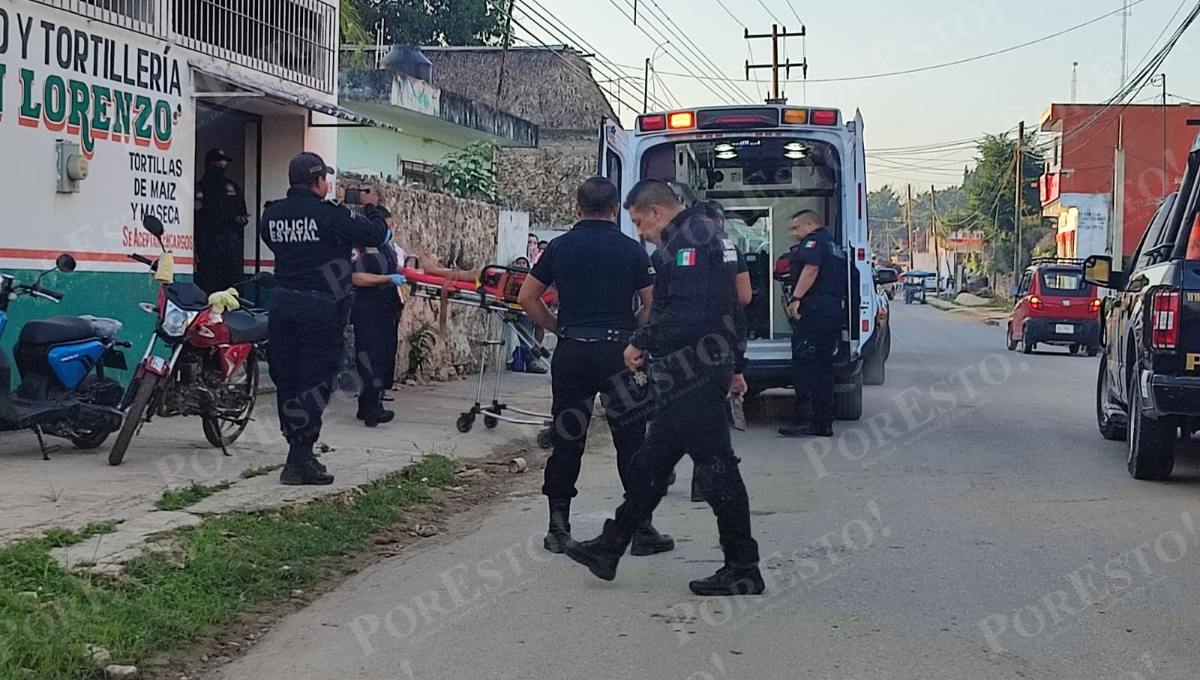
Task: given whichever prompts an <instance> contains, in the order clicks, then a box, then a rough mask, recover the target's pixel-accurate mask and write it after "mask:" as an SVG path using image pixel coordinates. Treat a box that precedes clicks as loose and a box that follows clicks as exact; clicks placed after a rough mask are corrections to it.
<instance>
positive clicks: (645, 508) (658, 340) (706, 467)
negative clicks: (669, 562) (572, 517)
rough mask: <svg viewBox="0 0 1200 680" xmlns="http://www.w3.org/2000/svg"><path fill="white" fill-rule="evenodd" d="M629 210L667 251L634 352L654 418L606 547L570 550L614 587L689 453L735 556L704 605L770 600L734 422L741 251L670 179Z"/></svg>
mask: <svg viewBox="0 0 1200 680" xmlns="http://www.w3.org/2000/svg"><path fill="white" fill-rule="evenodd" d="M625 207H626V208H627V209H628V210H629V214H630V217H631V218H632V219H633V221H634V223H636V224H637V226H638V234H639V235H640V236H642V238H645V239H646V240H648V241H651V242H653V243H654V244H656V245H657V246H658V248H657V250H656V251H655V253H654V256H653V258H652V262H653V264H654V267H655V270H656V272H657V279H656V281H655V285H654V302H653V305H652V307H651V318H650V322H649V324H648V325H646V326H645V327H644V328H642V329H641V330H639V331H638V332H637V333H636V334H635V335H634V337H633V340H632V341H631V342H630V345H629V347H627V348H626V350H625V360H626V365H627V366H629V367H630V368H631V369H635V370H636V369H640V368H642V367H643V366H646V365H647V364H648V367H649V373H650V377H649V383H650V387H651V391H652V393H653V397H654V410H653V412H652V414H651V416H650V422H649V426H648V428H647V432H646V440H645V442H644V443H643V445H642V448H641V450H639V451H638V453H637V455H635V456H634V459H633V467H632V469H631V470H630V472H629V473H628V475H627V477H628V479H629V480H630V486H629V489H628V490H627V491H626V493H625V502H624V503H623V504H622V505H621V507H619V508H618V509H617V512H616V518H615V519H613V520H608V521H607V522H605V524H604V531H603V533H601V535H600V536H599V537H598V538H595V539H593V540H590V541H585V542H582V543H578V542H575V541H568V542H567V550H566V554H567V556H568V557H570V558H571V559H572V560H574V561H576V562H579V563H580V564H583V565H585V566H587V567H588V569H589V570H590V571H591V572H592V573H593V574H594V575H596V576H598V577H600V578H602V579H605V580H609V581H611V580H612V579H614V578H615V577H616V570H617V563H618V562H619V561H620V559H621V557H622V556H623V555H624V554H625V551H626V550H627V549H628V547H629V545H630V543H631V542H632V540H633V534H634V532H635V531H636V530H637V528H638V527H639V526H641V525H642V523H643V522H645V520H646V519H647V518H649V517H651V516H652V515H653V513H654V509H655V507H657V506H658V504H659V502H660V501H661V500H662V498H663V496H664V495H665V494H666V490H667V480H668V478H669V477H670V475H671V471H672V470H673V469H674V468H675V465H676V464H677V463H678V462H679V460H680V459H681V458H682V457H683V456H684V454H685V453H686V454H687V455H689V456H691V458H692V462H693V464H694V465H695V469H696V473H695V474H697V475H698V476H699V477H700V480H701V484H700V488H701V491H702V492H703V493H704V496H705V499H706V500H707V501H708V503H709V505H710V506H711V507H712V509H713V512H714V514H716V516H717V530H718V532H719V534H720V544H721V549H722V550H723V552H724V553H725V564H724V566H723V567H721V569H719V570H718V571H717V573H716V574H714V575H713V576H711V577H708V578H705V579H699V580H696V581H692V582H691V583H690V584H689V587H690V588H691V590H692V592H693V593H695V594H697V595H704V596H725V595H739V594H741V595H744V594H755V595H757V594H761V593H762V592H763V590H764V584H763V580H762V574H761V572H760V571H759V568H758V560H759V554H758V543H757V542H756V541H755V540H754V537H753V535H752V533H751V527H750V500H749V498H748V496H747V494H746V485H745V484H744V483H743V481H742V477H741V474H740V473H739V472H738V462H739V461H738V459H737V457H736V456H735V455H734V452H733V446H732V443H731V439H730V432H729V421H728V419H727V415H726V413H727V412H726V400H727V398H728V396H729V395H730V393H731V388H732V386H733V378H734V362H735V347H736V345H737V343H738V342H740V341H741V338H740V337H739V336H738V331H737V329H736V327H735V323H734V320H733V314H734V308H735V305H736V304H737V300H736V296H735V295H734V293H733V291H734V290H735V288H736V278H737V269H738V267H737V251H736V249H735V248H734V247H733V244H732V242H730V240H729V239H728V237H726V236H725V235H724V232H723V231H722V230H721V229H720V228H719V227H718V226H717V224H716V223H715V222H714V221H713V220H712V219H711V218H709V217H708V216H707V215H706V214H705V213H704V209H703V208H702V207H697V208H691V209H685V208H684V206H683V205H682V204H681V203H680V202H679V199H678V197H677V196H676V194H675V192H674V191H673V190H672V189H671V187H670V185H669V184H667V183H666V182H663V181H661V180H643V181H641V182H639V183H638V184H637V185H636V186H634V188H633V189H632V190H631V191H630V193H629V197H628V198H627V200H626V203H625ZM647 354H648V355H649V360H648V361H647Z"/></svg>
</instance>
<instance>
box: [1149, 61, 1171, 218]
mask: <svg viewBox="0 0 1200 680" xmlns="http://www.w3.org/2000/svg"><path fill="white" fill-rule="evenodd" d="M1156 80H1160V81H1162V174H1163V194H1162V195H1163V198H1166V197H1167V194H1169V193H1171V192H1170V189H1169V188H1168V187H1169V186H1170V184H1169V183H1168V182H1167V74H1165V73H1160V74H1158V75H1156V76H1154V78H1153V79H1152V80H1151V81H1150V82H1151V83H1153V82H1154V81H1156Z"/></svg>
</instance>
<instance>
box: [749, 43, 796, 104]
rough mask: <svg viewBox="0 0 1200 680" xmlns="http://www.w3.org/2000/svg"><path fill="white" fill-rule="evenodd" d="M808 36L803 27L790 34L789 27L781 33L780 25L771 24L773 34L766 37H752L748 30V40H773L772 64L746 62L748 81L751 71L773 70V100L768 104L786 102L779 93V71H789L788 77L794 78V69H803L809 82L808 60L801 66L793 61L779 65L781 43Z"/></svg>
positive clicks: (768, 101) (789, 60)
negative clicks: (784, 40) (797, 31)
mask: <svg viewBox="0 0 1200 680" xmlns="http://www.w3.org/2000/svg"><path fill="white" fill-rule="evenodd" d="M806 35H807V32H806V29H805V28H804V27H803V26H801V27H800V32H799V33H788V31H787V27H786V26H785V27H784V28H783V33H780V32H779V24H771V32H770V33H769V34H766V35H750V29H748V28H747V29H746V40H761V39H764V38H770V39H771V63H770V64H751V63H750V61H749V60H747V61H746V80H750V71H754V70H758V69H764V68H769V69H771V99H769V100H767V103H768V104H783V103H786V100H785V99H784V98H783V96H782V95H781V93H780V91H779V70H780V69H787V77H788V78H791V77H792V67H793V66H795V67H796V68H799V69H802V70H803V72H804V79H805V80H808V58H807V57H805V58H804V61H803V62H801V63H799V64H792V60H791V59H788V61H787V63H785V64H780V63H779V41H780V39H787V38H803V37H805V36H806Z"/></svg>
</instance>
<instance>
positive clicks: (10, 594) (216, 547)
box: [0, 456, 453, 680]
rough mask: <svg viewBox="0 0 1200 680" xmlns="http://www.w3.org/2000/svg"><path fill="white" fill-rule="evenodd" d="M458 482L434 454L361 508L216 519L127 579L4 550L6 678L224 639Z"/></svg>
mask: <svg viewBox="0 0 1200 680" xmlns="http://www.w3.org/2000/svg"><path fill="white" fill-rule="evenodd" d="M447 470H449V471H450V476H449V477H447V474H446V471H447ZM452 473H453V462H452V461H450V460H449V459H445V458H442V457H437V456H433V457H430V458H428V459H426V460H424V461H422V462H421V463H419V464H417V465H416V466H414V467H412V468H410V469H409V470H406V471H405V472H404V473H401V474H398V475H393V476H390V477H388V478H386V479H382V480H380V481H378V482H375V483H373V484H371V485H368V486H366V487H364V491H365V493H364V494H362V495H359V496H356V497H355V498H354V501H353V502H352V503H347V502H345V501H344V500H342V501H338V500H332V499H331V500H328V501H317V502H315V503H312V504H309V505H306V506H302V507H290V508H284V509H281V510H278V511H275V512H271V513H238V514H233V515H229V516H223V517H211V518H208V519H206V520H205V521H204V523H203V524H202V525H200V526H198V527H195V528H190V529H185V530H182V531H180V532H178V533H177V534H175V536H174V538H175V541H176V542H177V544H178V547H179V551H180V552H181V556H177V557H178V559H172V557H173V556H169V555H164V554H155V553H147V554H145V555H143V556H142V557H139V558H137V559H136V560H134V561H133V562H131V563H129V564H128V565H127V566H126V569H125V576H124V577H123V578H121V579H118V580H113V579H108V578H105V577H103V576H97V575H92V574H89V573H86V572H72V571H69V570H66V569H64V568H63V567H62V566H60V565H59V563H58V562H57V561H55V559H54V558H53V557H52V556H51V555H50V550H51V549H52V548H53V547H55V546H54V544H52V543H51V542H50V540H49V539H46V538H41V539H35V540H30V541H23V542H18V543H13V544H9V545H6V546H4V547H3V548H0V678H2V679H4V680H9V679H10V678H11V679H17V678H47V679H48V678H64V679H65V678H101V677H103V676H104V673H103V671H102V670H101V669H98V668H97V667H96V664H95V663H94V662H93V661H92V660H91V659H89V658H87V655H86V652H85V649H86V647H87V645H97V646H101V647H104V648H105V649H107V650H108V651H109V652H110V653H111V654H112V661H113V663H117V664H130V665H141V662H143V661H144V660H146V659H148V658H150V657H151V656H154V655H155V654H159V653H162V652H168V651H173V650H177V649H180V648H183V647H186V646H187V645H189V644H192V643H194V642H196V641H198V640H200V639H201V638H204V637H206V636H212V635H214V634H217V633H219V632H220V631H222V630H224V629H226V628H227V627H228V626H229V625H231V624H233V623H234V622H236V621H237V618H238V615H239V614H240V613H243V612H249V611H252V610H253V609H254V608H256V607H259V606H262V605H265V604H269V603H271V602H276V601H283V600H287V599H288V598H289V597H291V596H292V593H293V592H294V591H295V590H298V589H299V590H304V589H307V588H309V587H311V586H312V585H313V584H315V583H317V582H318V581H320V580H321V579H326V578H329V577H331V576H335V575H337V574H338V573H340V572H341V571H342V570H343V569H345V568H346V567H347V566H348V565H349V561H350V558H351V557H352V556H353V555H355V554H357V553H360V552H363V551H366V550H370V549H371V547H372V545H373V543H374V537H375V536H377V535H379V534H380V533H382V532H384V531H388V530H391V529H393V528H394V527H395V526H396V525H397V524H398V523H399V522H401V521H402V520H403V519H404V513H405V511H407V510H408V509H410V508H411V507H412V506H413V505H415V504H417V503H421V502H423V501H426V500H428V498H429V489H430V488H434V487H438V486H445V485H448V484H449V482H448V481H446V480H447V479H448V478H449V479H453V474H452ZM420 479H426V480H427V481H425V482H419V481H412V480H420ZM27 593H35V594H36V597H34V596H31V595H28V594H27Z"/></svg>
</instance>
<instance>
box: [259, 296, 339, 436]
mask: <svg viewBox="0 0 1200 680" xmlns="http://www.w3.org/2000/svg"><path fill="white" fill-rule="evenodd" d="M321 295H329V294H327V293H326V294H318V293H304V292H297V291H289V290H280V291H279V292H278V293H277V294H276V295H275V301H274V303H273V304H272V305H271V318H270V322H269V326H268V328H269V331H270V340H269V343H268V345H267V357H268V359H269V361H270V372H271V380H272V381H274V383H275V387H276V390H277V392H276V401H277V403H278V405H279V425H280V428H281V429H282V430H283V436H284V438H286V439H287V441H288V443H289V444H313V443H316V441H317V438H318V437H320V436H321V415H322V414H323V413H324V412H325V407H326V406H327V405H328V404H329V396H330V394H332V392H333V388H334V381H335V380H336V379H337V372H338V366H339V364H340V363H341V358H342V352H343V335H342V333H343V331H344V329H345V326H346V323H347V322H348V321H349V317H350V304H351V298H350V297H349V296H347V297H345V298H343V299H342V300H339V301H336V302H335V301H333V300H332V296H330V299H324V298H323V297H321Z"/></svg>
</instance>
